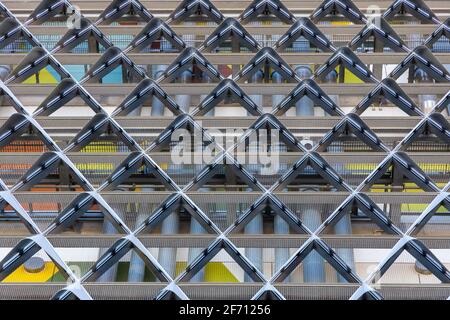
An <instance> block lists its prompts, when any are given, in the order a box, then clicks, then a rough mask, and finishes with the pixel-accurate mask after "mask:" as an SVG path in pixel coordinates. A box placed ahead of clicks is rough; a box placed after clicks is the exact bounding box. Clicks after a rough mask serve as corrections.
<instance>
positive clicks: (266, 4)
mask: <svg viewBox="0 0 450 320" xmlns="http://www.w3.org/2000/svg"><path fill="white" fill-rule="evenodd" d="M260 15H264V16H269V15H274V16H275V17H277V18H278V19H279V20H280V21H282V22H284V23H293V22H295V20H296V19H295V17H294V15H293V14H292V13H291V12H290V11H289V9H288V8H286V6H285V5H284V4H283V2H281V1H280V0H253V2H252V3H251V4H250V5H249V6H248V7H247V8H246V9H245V10H244V11H243V12H242V14H241V15H240V16H239V20H240V21H241V22H242V23H248V22H251V21H256V20H257V18H258V17H259V16H260Z"/></svg>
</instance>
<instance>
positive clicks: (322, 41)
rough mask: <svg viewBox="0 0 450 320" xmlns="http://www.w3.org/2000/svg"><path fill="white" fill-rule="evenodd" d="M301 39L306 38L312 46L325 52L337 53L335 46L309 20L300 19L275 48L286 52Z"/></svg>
mask: <svg viewBox="0 0 450 320" xmlns="http://www.w3.org/2000/svg"><path fill="white" fill-rule="evenodd" d="M300 37H304V38H305V39H306V40H308V41H309V42H310V43H311V44H312V45H314V46H315V47H317V48H318V49H320V50H322V51H324V52H331V51H335V50H336V48H335V46H334V45H333V44H332V43H331V41H330V40H328V38H327V37H326V36H325V35H324V34H323V33H322V31H320V29H319V28H317V27H316V25H315V24H314V23H312V21H311V20H309V19H308V18H304V17H302V18H300V19H298V20H297V21H296V22H295V23H294V24H293V25H292V26H291V27H290V28H289V30H288V31H287V32H286V33H285V34H284V35H283V36H282V37H281V38H280V39H279V40H278V41H277V43H276V44H275V48H276V50H277V51H278V52H281V51H284V50H286V48H287V47H289V46H291V45H292V44H293V43H294V42H296V41H298V39H299V38H300Z"/></svg>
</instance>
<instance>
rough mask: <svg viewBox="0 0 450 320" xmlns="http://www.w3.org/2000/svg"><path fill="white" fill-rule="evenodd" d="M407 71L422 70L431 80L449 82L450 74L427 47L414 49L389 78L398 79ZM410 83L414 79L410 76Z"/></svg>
mask: <svg viewBox="0 0 450 320" xmlns="http://www.w3.org/2000/svg"><path fill="white" fill-rule="evenodd" d="M407 69H410V70H412V71H414V70H417V69H421V70H422V71H424V72H425V73H426V74H427V75H428V76H429V77H430V78H431V79H433V80H435V81H436V82H449V81H450V72H449V71H448V70H447V69H446V68H445V67H444V66H443V65H442V64H441V63H440V62H439V60H438V59H437V58H436V57H435V56H434V55H433V53H432V52H431V51H430V49H428V48H427V47H425V46H418V47H416V48H414V50H412V51H411V52H410V53H409V54H408V55H407V56H406V58H404V59H403V61H402V62H401V63H400V64H399V65H398V66H397V67H395V69H394V70H392V72H391V73H390V74H389V77H391V78H393V79H395V80H396V79H398V77H400V76H401V75H402V74H403V73H404V72H405V71H406V70H407ZM409 81H410V82H412V81H413V79H412V77H411V76H410V77H409Z"/></svg>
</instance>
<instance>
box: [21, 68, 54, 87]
mask: <svg viewBox="0 0 450 320" xmlns="http://www.w3.org/2000/svg"><path fill="white" fill-rule="evenodd" d="M22 83H25V84H34V83H36V76H35V75H32V76H31V77H29V78H28V79H26V80H25V81H24V82H22ZM39 83H58V80H56V79H55V77H54V76H52V74H51V73H50V72H49V71H48V70H47V69H45V68H44V69H42V70H41V71H39Z"/></svg>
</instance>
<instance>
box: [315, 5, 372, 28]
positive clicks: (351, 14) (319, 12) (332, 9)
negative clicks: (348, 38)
mask: <svg viewBox="0 0 450 320" xmlns="http://www.w3.org/2000/svg"><path fill="white" fill-rule="evenodd" d="M337 14H341V15H343V16H344V17H345V18H347V19H348V20H349V21H351V22H353V23H357V24H363V23H366V21H367V18H366V17H365V16H364V14H363V13H362V12H361V11H360V10H359V9H358V7H357V6H356V5H355V4H354V3H353V1H351V0H344V1H343V0H324V1H323V2H322V3H321V4H320V6H318V7H317V9H316V10H314V12H313V13H311V17H310V18H311V20H312V21H313V22H318V21H320V20H322V19H324V18H325V17H326V16H328V15H337Z"/></svg>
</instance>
